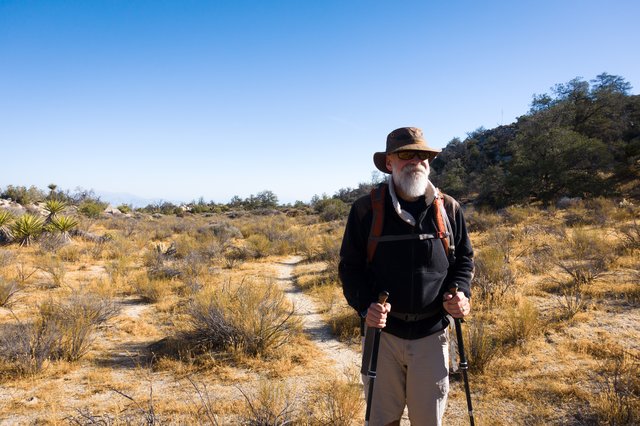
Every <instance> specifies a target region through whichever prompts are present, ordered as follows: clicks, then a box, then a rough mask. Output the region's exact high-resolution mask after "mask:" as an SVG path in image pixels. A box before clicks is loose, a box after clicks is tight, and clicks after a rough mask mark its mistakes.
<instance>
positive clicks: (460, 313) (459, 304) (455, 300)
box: [443, 291, 471, 318]
mask: <svg viewBox="0 0 640 426" xmlns="http://www.w3.org/2000/svg"><path fill="white" fill-rule="evenodd" d="M443 305H444V310H445V311H447V312H448V313H449V315H451V316H452V317H454V318H463V317H465V316H467V315H469V312H471V303H470V302H469V299H467V296H465V295H464V293H463V292H461V291H459V292H457V293H456V294H455V295H453V294H451V293H445V295H444V303H443Z"/></svg>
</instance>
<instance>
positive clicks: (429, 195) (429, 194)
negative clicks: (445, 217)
mask: <svg viewBox="0 0 640 426" xmlns="http://www.w3.org/2000/svg"><path fill="white" fill-rule="evenodd" d="M388 186H389V193H390V194H391V204H393V209H394V210H395V211H396V213H397V214H398V216H400V218H402V220H404V221H405V222H407V223H410V224H411V225H415V224H416V219H415V218H414V217H413V216H412V215H411V213H409V212H408V211H406V210H404V209H403V208H402V206H401V205H400V201H399V200H398V196H397V195H396V188H395V185H394V183H393V176H392V175H389V184H388ZM437 196H438V188H436V186H435V185H434V184H433V183H431V180H428V181H427V189H426V190H425V191H424V201H425V203H426V205H427V206H429V205H431V203H433V200H435V199H436V197H437Z"/></svg>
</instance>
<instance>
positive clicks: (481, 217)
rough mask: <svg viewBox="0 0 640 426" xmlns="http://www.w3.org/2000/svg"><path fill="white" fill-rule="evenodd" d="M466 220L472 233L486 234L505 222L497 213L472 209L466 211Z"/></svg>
mask: <svg viewBox="0 0 640 426" xmlns="http://www.w3.org/2000/svg"><path fill="white" fill-rule="evenodd" d="M465 219H466V221H467V227H468V228H469V231H471V232H484V231H487V230H489V229H494V228H497V227H498V226H500V225H501V224H502V222H503V218H502V217H501V216H500V215H499V214H497V213H495V212H492V211H488V210H482V209H472V208H467V209H465Z"/></svg>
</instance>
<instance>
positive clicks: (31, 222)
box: [11, 213, 44, 246]
mask: <svg viewBox="0 0 640 426" xmlns="http://www.w3.org/2000/svg"><path fill="white" fill-rule="evenodd" d="M43 230H44V222H43V220H42V219H41V218H39V217H38V216H35V215H32V214H30V213H26V214H24V215H22V216H20V217H19V218H18V219H16V221H15V222H14V223H13V225H12V226H11V232H12V233H13V239H14V240H15V241H16V242H18V243H19V244H20V245H21V246H29V245H31V243H32V242H33V240H35V239H36V238H37V237H38V236H39V235H40V234H41V233H42V231H43Z"/></svg>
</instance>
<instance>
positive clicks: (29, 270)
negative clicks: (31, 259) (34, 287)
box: [16, 262, 38, 286]
mask: <svg viewBox="0 0 640 426" xmlns="http://www.w3.org/2000/svg"><path fill="white" fill-rule="evenodd" d="M36 272H38V268H37V267H27V266H26V265H25V264H24V263H23V262H20V263H18V264H17V265H16V279H17V280H18V283H19V284H20V285H22V286H24V285H25V284H27V281H28V280H29V278H31V277H32V276H33V274H35V273H36Z"/></svg>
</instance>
